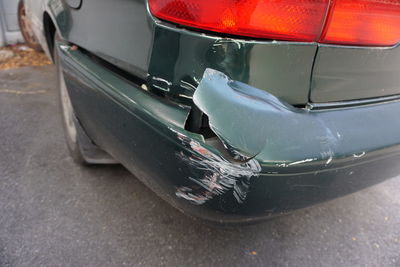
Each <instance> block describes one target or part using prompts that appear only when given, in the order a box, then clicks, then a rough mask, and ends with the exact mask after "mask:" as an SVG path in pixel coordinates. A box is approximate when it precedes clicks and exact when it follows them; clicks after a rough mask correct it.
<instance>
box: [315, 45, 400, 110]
mask: <svg viewBox="0 0 400 267" xmlns="http://www.w3.org/2000/svg"><path fill="white" fill-rule="evenodd" d="M399 62H400V46H399V45H397V46H394V47H390V48H380V47H343V46H342V47H340V46H323V45H321V46H320V47H319V48H318V53H317V56H316V59H315V63H314V71H313V74H312V82H311V93H310V100H311V102H314V103H326V102H335V101H348V100H359V99H366V98H374V97H381V96H388V95H396V94H399V93H400V75H399V73H400V64H399Z"/></svg>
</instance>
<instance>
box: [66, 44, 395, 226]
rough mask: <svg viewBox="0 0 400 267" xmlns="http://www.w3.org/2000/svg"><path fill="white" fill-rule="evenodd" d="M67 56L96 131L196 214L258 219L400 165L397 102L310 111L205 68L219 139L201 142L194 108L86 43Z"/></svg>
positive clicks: (72, 90)
mask: <svg viewBox="0 0 400 267" xmlns="http://www.w3.org/2000/svg"><path fill="white" fill-rule="evenodd" d="M60 55H61V58H62V63H63V69H64V76H65V79H66V84H67V87H68V91H69V94H70V96H71V99H72V103H73V106H74V110H75V114H76V115H77V117H78V118H79V121H80V122H81V124H82V125H83V127H84V128H85V130H86V132H87V133H88V134H89V136H90V137H91V138H92V139H93V140H94V141H95V143H96V144H98V145H99V146H100V147H102V148H104V149H105V150H106V151H107V152H108V153H110V154H111V155H112V156H113V157H114V158H116V159H117V160H118V161H119V162H121V163H122V164H123V165H124V166H125V167H127V168H128V169H129V170H130V171H131V172H132V173H133V174H135V175H136V176H137V177H138V178H139V179H140V180H141V181H143V182H144V183H145V184H146V185H148V186H149V187H150V188H151V189H152V190H153V191H155V192H156V193H158V194H159V195H160V196H161V197H163V198H164V199H165V200H167V201H168V202H169V203H171V204H173V205H174V206H175V207H177V208H178V209H180V210H182V211H183V212H185V213H188V214H191V215H194V216H196V217H201V218H203V219H205V220H209V221H217V222H222V223H230V222H245V221H254V220H259V219H263V218H266V217H269V216H272V215H274V214H280V213H284V212H287V211H290V210H293V209H298V208H303V207H306V206H309V205H312V204H316V203H319V202H322V201H326V200H329V199H332V198H335V197H338V196H341V195H345V194H348V193H351V192H354V191H357V190H360V189H362V188H365V187H367V186H370V185H372V184H376V183H378V182H381V181H383V180H385V179H387V178H390V177H393V176H395V175H397V174H398V173H399V172H400V164H397V163H398V162H399V160H400V146H399V143H400V120H398V119H397V116H398V114H400V103H399V102H388V103H380V104H374V105H368V106H358V107H352V108H342V109H331V110H324V111H323V110H320V111H313V110H305V109H299V108H295V107H293V106H290V105H288V104H286V103H284V102H282V101H280V100H279V99H277V98H275V97H274V96H272V95H270V94H268V93H267V92H265V91H261V90H258V89H256V88H253V87H250V86H248V85H245V84H242V83H239V82H235V81H231V80H229V79H228V78H227V77H226V76H225V75H223V74H222V73H219V72H216V71H213V70H207V71H206V72H205V74H204V77H203V79H202V81H201V83H200V85H199V86H198V88H197V90H196V91H195V94H194V96H193V100H194V103H195V104H196V105H197V107H198V108H199V109H200V110H202V111H203V112H204V113H205V114H206V115H207V116H208V118H209V122H210V126H211V128H212V130H213V131H214V132H215V134H216V135H217V136H218V137H215V138H211V139H204V138H203V137H202V136H201V135H198V134H195V133H192V132H188V131H186V130H185V129H184V126H185V121H186V119H187V117H188V114H189V111H190V109H189V108H188V107H187V106H183V105H177V104H173V103H171V102H169V101H165V100H164V99H160V98H157V97H155V96H154V95H152V94H150V93H149V92H147V91H146V90H144V89H143V86H142V87H141V85H140V84H134V83H132V82H128V81H126V80H125V79H124V78H121V77H120V76H118V75H117V74H115V73H113V72H112V71H110V70H109V69H107V68H105V67H104V66H102V65H101V64H98V63H96V62H95V61H93V60H92V59H91V58H90V57H88V56H87V55H85V54H84V53H81V52H80V51H79V50H78V51H74V50H71V49H70V47H68V46H61V47H60ZM267 89H268V88H267ZM99 114H101V116H99ZM94 118H95V119H94ZM215 141H217V142H215ZM218 142H219V144H221V143H222V144H223V145H216V144H218Z"/></svg>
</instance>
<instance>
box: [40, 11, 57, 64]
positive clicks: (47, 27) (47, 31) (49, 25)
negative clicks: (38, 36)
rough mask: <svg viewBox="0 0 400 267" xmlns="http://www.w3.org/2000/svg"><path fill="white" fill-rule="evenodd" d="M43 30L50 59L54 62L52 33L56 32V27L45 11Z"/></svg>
mask: <svg viewBox="0 0 400 267" xmlns="http://www.w3.org/2000/svg"><path fill="white" fill-rule="evenodd" d="M43 30H44V37H45V38H46V44H47V48H48V53H49V55H50V56H51V59H52V61H53V63H54V52H53V48H54V34H55V33H56V31H57V29H56V26H55V24H54V22H53V19H52V18H51V17H50V15H49V13H48V12H47V11H45V12H44V14H43Z"/></svg>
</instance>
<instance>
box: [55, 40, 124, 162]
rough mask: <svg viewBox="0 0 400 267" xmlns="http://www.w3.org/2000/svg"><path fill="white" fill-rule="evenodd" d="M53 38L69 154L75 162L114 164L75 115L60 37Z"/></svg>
mask: <svg viewBox="0 0 400 267" xmlns="http://www.w3.org/2000/svg"><path fill="white" fill-rule="evenodd" d="M54 40H55V43H54V48H53V55H54V63H55V65H56V70H57V87H58V88H57V89H58V90H57V92H58V94H59V100H60V111H61V114H62V124H63V128H64V135H65V139H66V142H67V146H68V150H69V152H70V155H71V157H72V158H73V160H74V161H75V162H76V163H78V164H83V165H92V164H116V163H117V162H116V161H115V160H114V159H113V158H112V157H111V156H110V155H109V154H108V153H106V152H105V151H103V150H102V149H100V148H99V147H98V146H97V145H95V144H94V143H93V141H92V140H91V139H90V138H89V136H88V135H87V134H86V132H85V131H84V129H83V128H82V126H81V124H80V123H79V121H78V119H77V118H76V116H75V113H74V109H73V107H72V103H71V99H70V96H69V93H68V90H67V87H66V83H65V80H64V74H63V71H62V67H61V64H60V57H59V54H58V49H57V45H56V43H57V42H60V41H61V38H60V37H59V36H58V34H57V33H56V34H55V37H54Z"/></svg>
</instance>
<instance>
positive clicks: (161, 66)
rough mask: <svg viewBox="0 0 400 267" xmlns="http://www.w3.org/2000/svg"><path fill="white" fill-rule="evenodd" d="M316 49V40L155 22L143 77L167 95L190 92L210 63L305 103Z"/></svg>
mask: <svg viewBox="0 0 400 267" xmlns="http://www.w3.org/2000/svg"><path fill="white" fill-rule="evenodd" d="M315 52H316V45H315V44H296V43H288V42H261V41H246V40H240V39H231V38H220V37H213V36H209V35H205V34H199V33H195V32H190V31H187V30H183V29H178V28H175V27H173V26H171V25H169V26H166V25H165V24H159V23H157V24H156V25H155V29H154V40H153V47H152V54H151V57H150V65H149V70H148V72H149V78H148V81H149V84H150V85H152V84H155V85H156V87H157V88H159V87H162V89H161V90H164V91H168V92H170V93H169V96H171V97H174V98H179V95H185V96H189V97H191V96H192V95H193V92H194V90H195V88H196V87H197V85H198V82H199V81H200V80H201V77H202V76H203V73H204V71H205V69H206V68H212V69H215V70H218V71H221V72H223V73H226V74H227V75H229V76H230V77H232V79H235V80H238V81H241V82H244V83H247V84H249V85H252V86H255V87H257V88H260V89H263V90H265V91H268V92H269V93H271V94H274V95H276V96H278V97H280V98H282V99H285V100H286V101H287V102H289V103H292V104H304V103H307V102H308V90H309V84H310V75H311V69H312V63H313V58H314V55H315ZM154 77H155V78H157V79H159V78H161V79H162V80H165V81H167V82H170V85H169V84H167V83H165V82H164V83H163V84H159V83H157V81H154V80H153V78H154Z"/></svg>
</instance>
